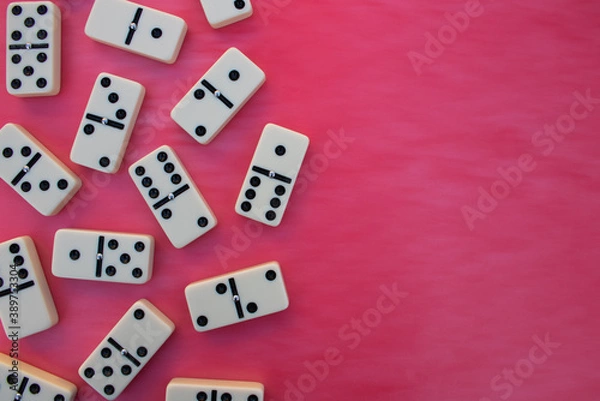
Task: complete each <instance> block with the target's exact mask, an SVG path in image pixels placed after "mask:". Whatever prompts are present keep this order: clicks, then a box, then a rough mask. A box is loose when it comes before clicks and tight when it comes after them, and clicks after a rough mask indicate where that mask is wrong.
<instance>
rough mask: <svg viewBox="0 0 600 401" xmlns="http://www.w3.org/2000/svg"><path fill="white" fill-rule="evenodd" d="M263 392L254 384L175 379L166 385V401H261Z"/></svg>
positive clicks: (259, 385)
mask: <svg viewBox="0 0 600 401" xmlns="http://www.w3.org/2000/svg"><path fill="white" fill-rule="evenodd" d="M264 391H265V390H264V386H263V385H262V384H261V383H256V382H245V381H233V380H208V379H184V378H175V379H172V380H171V381H170V382H169V384H168V385H167V395H166V401H197V400H201V401H263V398H264Z"/></svg>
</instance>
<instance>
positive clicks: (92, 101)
mask: <svg viewBox="0 0 600 401" xmlns="http://www.w3.org/2000/svg"><path fill="white" fill-rule="evenodd" d="M145 93H146V89H145V88H144V86H142V85H141V84H140V83H138V82H135V81H132V80H129V79H126V78H122V77H119V76H116V75H112V74H109V73H106V72H103V73H100V75H98V78H97V79H96V82H95V83H94V87H93V89H92V94H91V95H90V98H89V101H88V104H87V106H86V108H85V112H84V114H83V118H82V120H81V124H80V125H79V129H78V131H77V136H76V137H75V142H74V143H73V148H72V149H71V160H72V161H73V162H74V163H77V164H80V165H82V166H85V167H89V168H91V169H94V170H97V171H101V172H104V173H109V174H113V173H116V172H117V171H118V170H119V167H120V166H121V161H122V160H123V156H124V154H125V149H126V148H127V144H128V143H129V139H130V137H131V132H132V131H133V127H134V125H135V122H136V120H137V116H138V113H139V111H140V108H141V106H142V101H143V99H144V94H145Z"/></svg>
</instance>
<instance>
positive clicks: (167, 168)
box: [163, 163, 175, 174]
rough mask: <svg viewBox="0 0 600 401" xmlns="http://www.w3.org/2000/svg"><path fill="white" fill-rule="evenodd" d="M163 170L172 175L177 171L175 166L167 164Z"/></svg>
mask: <svg viewBox="0 0 600 401" xmlns="http://www.w3.org/2000/svg"><path fill="white" fill-rule="evenodd" d="M163 169H164V170H165V173H167V174H171V173H172V172H173V171H175V165H174V164H173V163H166V164H165V166H164V167H163Z"/></svg>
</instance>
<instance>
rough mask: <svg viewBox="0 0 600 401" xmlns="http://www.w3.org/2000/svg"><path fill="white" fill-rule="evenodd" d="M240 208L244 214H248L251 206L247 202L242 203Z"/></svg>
mask: <svg viewBox="0 0 600 401" xmlns="http://www.w3.org/2000/svg"><path fill="white" fill-rule="evenodd" d="M241 208H242V210H243V211H244V212H249V211H250V209H252V204H251V203H250V202H248V201H245V202H242V206H241Z"/></svg>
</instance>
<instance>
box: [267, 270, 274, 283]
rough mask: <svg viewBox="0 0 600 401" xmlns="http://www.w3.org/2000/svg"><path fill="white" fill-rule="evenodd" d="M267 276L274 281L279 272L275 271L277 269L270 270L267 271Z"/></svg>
mask: <svg viewBox="0 0 600 401" xmlns="http://www.w3.org/2000/svg"><path fill="white" fill-rule="evenodd" d="M265 278H266V279H267V280H269V281H273V280H275V279H276V278H277V273H275V270H268V271H267V272H266V273H265Z"/></svg>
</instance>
